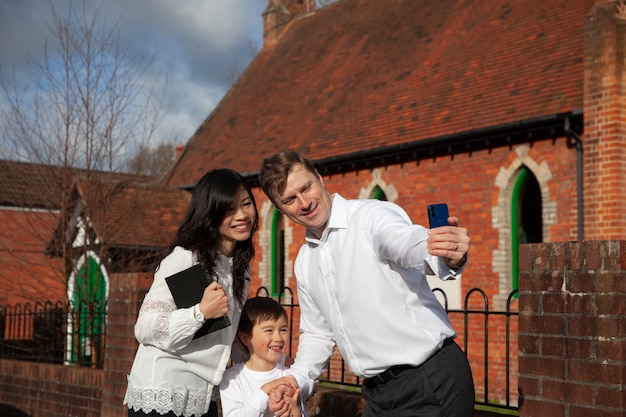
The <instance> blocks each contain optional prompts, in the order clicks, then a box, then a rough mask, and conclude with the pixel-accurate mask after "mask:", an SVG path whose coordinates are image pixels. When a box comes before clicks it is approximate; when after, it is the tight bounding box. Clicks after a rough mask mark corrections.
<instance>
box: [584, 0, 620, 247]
mask: <svg viewBox="0 0 626 417" xmlns="http://www.w3.org/2000/svg"><path fill="white" fill-rule="evenodd" d="M617 3H622V2H614V1H598V2H597V4H596V5H595V7H594V8H593V10H592V11H591V13H590V15H589V16H588V18H587V21H586V24H585V138H584V140H583V148H584V170H585V173H584V189H585V209H584V213H585V239H588V240H597V239H624V236H626V216H624V212H625V210H626V199H625V198H624V191H623V190H624V189H626V164H624V160H625V158H626V114H625V111H626V109H625V107H624V104H625V103H624V92H623V89H624V77H625V74H626V73H625V71H624V69H625V66H626V65H625V59H626V55H625V54H626V42H625V40H626V25H625V21H626V10H625V9H624V7H623V5H621V9H620V8H619V7H618V4H617Z"/></svg>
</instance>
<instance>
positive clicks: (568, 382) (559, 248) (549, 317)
mask: <svg viewBox="0 0 626 417" xmlns="http://www.w3.org/2000/svg"><path fill="white" fill-rule="evenodd" d="M519 283H520V284H519V285H520V294H519V299H520V316H519V387H520V393H521V404H520V412H519V415H520V417H545V416H559V417H595V416H602V417H623V416H625V415H626V385H625V384H626V366H625V365H626V241H582V242H560V243H541V244H530V245H521V246H520V279H519Z"/></svg>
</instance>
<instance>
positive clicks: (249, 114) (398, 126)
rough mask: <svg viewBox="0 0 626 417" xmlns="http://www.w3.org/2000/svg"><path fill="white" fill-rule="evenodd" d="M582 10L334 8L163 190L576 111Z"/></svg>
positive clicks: (308, 26) (249, 75)
mask: <svg viewBox="0 0 626 417" xmlns="http://www.w3.org/2000/svg"><path fill="white" fill-rule="evenodd" d="M593 4H594V2H593V1H591V0H574V1H571V0H570V1H564V0H556V1H550V2H546V1H539V0H528V1H524V2H494V1H490V0H484V1H462V0H441V1H437V2H432V1H416V0H343V1H339V2H337V3H335V4H333V5H330V6H327V7H324V8H322V9H319V10H317V11H316V12H315V13H312V14H309V15H306V16H304V17H302V18H299V19H296V20H294V21H292V22H291V23H290V24H289V25H288V26H287V28H286V29H285V31H284V32H283V34H282V35H281V37H280V38H279V40H278V42H277V44H276V45H275V46H274V47H272V48H266V49H264V50H262V51H261V52H260V53H259V54H258V56H257V57H256V59H255V60H254V61H253V62H252V63H251V64H250V66H249V67H248V69H247V70H246V71H245V72H244V74H243V75H242V76H241V77H240V79H239V80H238V81H237V83H236V84H235V85H234V86H233V87H232V88H231V90H230V91H229V92H228V94H227V95H226V96H225V97H224V98H223V100H222V102H221V103H220V105H219V106H218V107H217V108H216V109H215V110H214V111H213V113H212V114H211V115H209V117H208V118H207V119H206V120H205V121H204V122H203V123H202V125H201V126H200V127H199V128H198V130H197V132H196V133H195V135H194V136H193V137H192V138H191V139H190V141H189V143H188V144H187V146H186V148H185V150H184V152H183V154H182V155H181V157H180V158H179V160H178V162H177V164H176V166H175V167H174V169H173V170H172V172H171V174H170V177H169V184H171V185H176V186H191V185H193V184H194V183H195V182H196V181H197V180H198V179H199V178H200V177H201V175H202V174H204V173H205V172H206V170H207V169H210V168H215V167H228V168H232V169H235V170H237V171H240V172H242V173H254V172H256V171H258V168H259V166H260V163H261V160H262V158H264V157H265V156H268V155H270V154H273V153H274V152H276V151H279V150H281V149H284V148H287V147H293V148H296V149H298V150H300V151H302V152H303V153H304V154H305V155H306V156H307V157H309V158H310V159H313V160H320V159H325V158H331V157H335V156H337V155H349V154H354V153H358V152H362V151H364V150H371V149H384V148H385V147H389V146H397V145H399V144H403V143H407V142H415V141H420V140H427V139H432V138H437V137H442V136H444V135H454V134H457V133H462V132H467V131H474V130H479V129H484V128H488V127H490V126H500V125H503V124H513V123H515V122H517V121H525V120H532V119H540V118H542V117H545V116H550V115H554V114H557V113H563V112H570V111H576V110H580V109H582V107H583V25H584V22H585V16H586V15H587V13H588V12H589V10H590V9H591V7H592V6H593Z"/></svg>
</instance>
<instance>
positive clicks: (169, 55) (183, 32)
mask: <svg viewBox="0 0 626 417" xmlns="http://www.w3.org/2000/svg"><path fill="white" fill-rule="evenodd" d="M267 3H268V1H267V0H104V1H102V2H101V1H99V0H85V1H84V3H83V1H82V0H73V1H72V0H0V71H1V72H2V74H3V75H4V76H5V77H6V76H7V75H11V76H12V75H13V74H15V76H16V78H17V79H18V80H21V81H24V82H26V80H28V78H27V77H25V71H28V68H29V67H28V66H27V58H28V57H31V58H32V59H33V60H34V61H35V62H43V52H44V45H45V42H46V39H48V40H49V41H50V40H51V38H52V36H51V34H50V30H49V27H50V25H51V24H52V17H51V4H52V5H53V6H54V7H55V8H56V9H57V11H58V12H59V14H60V15H61V16H65V15H66V12H67V10H68V5H69V4H72V5H73V6H74V7H75V8H76V7H78V8H82V7H83V4H85V5H86V7H87V10H88V11H93V10H95V9H96V8H97V7H101V11H100V13H101V17H102V18H104V19H105V21H106V22H107V24H108V23H109V22H110V23H111V25H112V24H113V23H115V22H116V21H117V22H118V29H119V34H120V45H122V46H125V47H126V46H127V47H128V48H130V51H131V53H134V54H136V55H139V56H144V57H147V58H152V59H154V62H153V64H152V65H151V67H150V68H151V71H154V73H155V74H156V73H162V74H166V75H167V87H166V90H165V94H166V103H167V106H168V111H167V114H166V116H165V117H164V118H163V120H162V122H161V124H160V128H159V131H158V132H157V134H156V137H155V140H156V141H161V140H169V141H172V139H173V141H174V142H177V143H182V144H184V143H186V142H187V140H188V139H189V138H190V137H191V135H192V134H193V132H194V131H195V130H196V129H197V128H198V126H199V125H200V123H201V122H202V121H203V120H204V119H205V118H206V117H207V116H208V115H209V113H210V112H211V111H212V110H213V108H214V107H215V106H216V105H217V104H218V102H219V100H220V99H221V98H222V96H223V95H224V93H225V92H226V91H227V90H228V88H229V87H230V85H231V84H232V82H233V81H234V80H235V79H236V76H237V75H239V74H240V73H241V71H243V70H244V69H245V68H246V66H247V65H248V64H249V63H250V61H251V60H252V58H253V57H254V54H255V52H256V51H258V49H260V48H261V45H262V30H263V22H262V16H261V14H262V12H263V10H265V8H266V6H267ZM48 49H49V50H53V48H51V47H49V48H48ZM160 78H162V79H163V81H165V77H160ZM25 85H26V86H28V84H25Z"/></svg>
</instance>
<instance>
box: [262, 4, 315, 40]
mask: <svg viewBox="0 0 626 417" xmlns="http://www.w3.org/2000/svg"><path fill="white" fill-rule="evenodd" d="M314 10H315V0H269V1H268V5H267V9H265V11H264V12H263V47H264V48H268V47H271V46H273V45H274V44H276V42H277V41H278V38H279V37H280V34H281V33H282V31H283V29H284V28H285V26H286V25H287V24H288V23H289V22H291V21H292V20H293V19H294V18H296V17H298V16H302V15H305V14H307V13H310V12H313V11H314Z"/></svg>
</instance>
